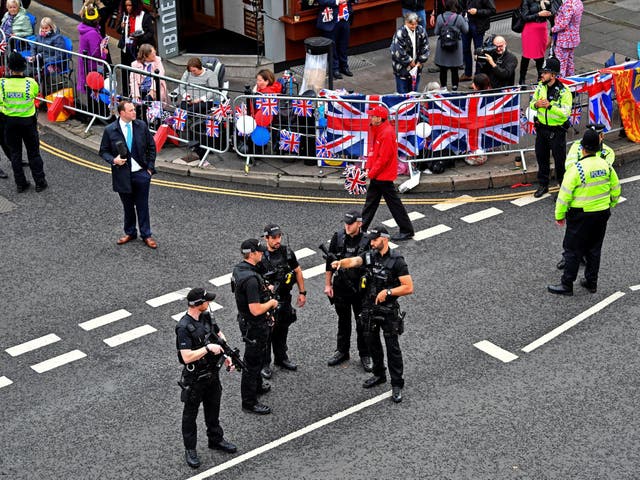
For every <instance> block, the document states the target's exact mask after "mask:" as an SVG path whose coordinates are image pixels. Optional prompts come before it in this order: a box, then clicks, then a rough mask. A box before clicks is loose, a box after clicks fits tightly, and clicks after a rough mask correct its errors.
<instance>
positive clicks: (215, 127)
mask: <svg viewBox="0 0 640 480" xmlns="http://www.w3.org/2000/svg"><path fill="white" fill-rule="evenodd" d="M205 125H206V127H207V137H215V138H218V137H219V136H220V122H219V121H218V120H217V119H216V117H215V116H213V117H207V123H206V124H205Z"/></svg>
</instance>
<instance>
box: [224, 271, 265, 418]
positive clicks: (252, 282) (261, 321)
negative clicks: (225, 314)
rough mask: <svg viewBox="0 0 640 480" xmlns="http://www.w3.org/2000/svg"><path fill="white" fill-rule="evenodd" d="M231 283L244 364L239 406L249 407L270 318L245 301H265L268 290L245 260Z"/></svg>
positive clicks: (253, 400)
mask: <svg viewBox="0 0 640 480" xmlns="http://www.w3.org/2000/svg"><path fill="white" fill-rule="evenodd" d="M231 285H232V288H233V292H234V294H235V297H236V306H237V308H238V323H239V326H240V333H241V334H242V339H243V341H244V342H245V350H244V362H245V363H246V364H247V368H246V369H245V370H243V371H242V380H241V382H240V394H241V396H242V406H243V407H245V408H251V407H253V406H254V405H256V404H257V403H258V393H259V392H260V391H261V390H262V377H261V376H260V370H261V369H262V367H263V365H264V359H265V356H266V351H267V341H268V338H269V331H270V326H269V322H270V320H269V317H268V315H267V314H263V315H260V316H258V317H255V316H253V315H251V312H250V311H249V304H251V303H265V302H267V301H268V300H269V297H270V292H269V291H268V289H267V287H266V284H265V282H264V279H263V278H262V276H261V275H260V273H259V272H258V268H257V267H256V266H254V265H251V264H250V263H249V262H246V261H242V262H240V263H238V264H237V265H236V266H235V267H234V269H233V273H232V279H231Z"/></svg>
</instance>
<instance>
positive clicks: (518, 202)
mask: <svg viewBox="0 0 640 480" xmlns="http://www.w3.org/2000/svg"><path fill="white" fill-rule="evenodd" d="M550 196H551V195H550V194H548V193H545V194H544V195H542V196H541V197H539V198H536V197H534V196H533V195H527V196H526V197H520V198H516V199H515V200H511V203H513V204H514V205H515V206H516V207H524V206H526V205H530V204H532V203H535V202H539V201H540V200H542V199H544V198H547V197H550Z"/></svg>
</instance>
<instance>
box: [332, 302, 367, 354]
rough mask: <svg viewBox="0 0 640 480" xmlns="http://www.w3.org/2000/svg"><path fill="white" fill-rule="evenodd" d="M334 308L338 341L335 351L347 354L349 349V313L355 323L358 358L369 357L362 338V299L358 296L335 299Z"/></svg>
mask: <svg viewBox="0 0 640 480" xmlns="http://www.w3.org/2000/svg"><path fill="white" fill-rule="evenodd" d="M334 306H335V308H336V313H337V314H338V341H337V346H336V350H337V351H339V352H340V353H345V354H348V353H349V350H350V349H351V312H352V311H353V318H354V319H355V323H356V341H357V345H358V353H359V354H360V357H361V358H362V357H368V356H369V347H368V345H367V342H366V340H365V337H364V331H363V326H362V322H361V321H360V318H359V317H360V313H362V299H361V298H360V296H358V295H353V296H348V297H335V303H334Z"/></svg>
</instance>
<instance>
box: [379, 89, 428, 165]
mask: <svg viewBox="0 0 640 480" xmlns="http://www.w3.org/2000/svg"><path fill="white" fill-rule="evenodd" d="M410 98H411V96H409V95H384V96H383V97H382V98H381V100H382V102H383V103H384V104H385V105H387V106H388V107H389V121H390V122H391V123H392V124H393V125H395V126H396V129H397V132H398V154H400V155H404V156H407V157H413V156H416V155H418V152H419V151H420V147H419V138H418V136H417V135H416V125H417V124H418V121H419V118H418V117H419V113H420V112H419V106H420V104H419V103H417V102H415V103H414V102H407V101H406V100H408V99H410Z"/></svg>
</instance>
